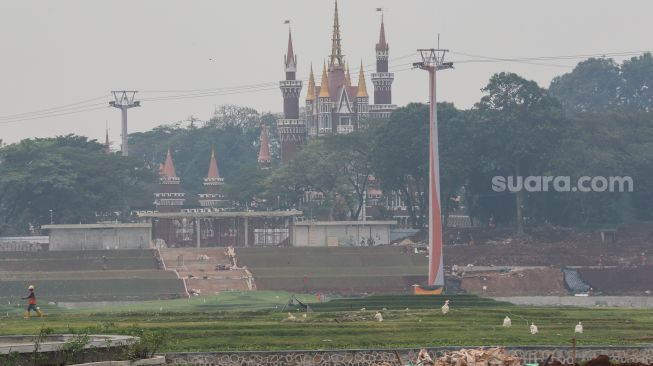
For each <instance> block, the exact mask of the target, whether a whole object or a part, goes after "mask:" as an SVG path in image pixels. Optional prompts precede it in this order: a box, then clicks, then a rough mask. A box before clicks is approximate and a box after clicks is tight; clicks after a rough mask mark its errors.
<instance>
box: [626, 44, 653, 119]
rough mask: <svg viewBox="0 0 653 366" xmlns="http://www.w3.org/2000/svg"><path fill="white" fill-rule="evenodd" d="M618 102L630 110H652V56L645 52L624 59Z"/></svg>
mask: <svg viewBox="0 0 653 366" xmlns="http://www.w3.org/2000/svg"><path fill="white" fill-rule="evenodd" d="M621 73H622V77H623V87H622V90H621V93H620V102H621V103H622V104H623V106H624V109H625V110H627V111H630V112H640V111H645V112H650V111H653V56H652V55H651V53H650V52H647V53H645V54H643V55H642V56H639V57H633V58H631V59H630V60H627V61H624V63H623V65H622V66H621Z"/></svg>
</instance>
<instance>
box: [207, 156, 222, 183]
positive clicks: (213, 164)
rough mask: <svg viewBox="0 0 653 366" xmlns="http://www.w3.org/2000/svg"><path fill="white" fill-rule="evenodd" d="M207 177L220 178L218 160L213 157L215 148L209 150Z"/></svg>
mask: <svg viewBox="0 0 653 366" xmlns="http://www.w3.org/2000/svg"><path fill="white" fill-rule="evenodd" d="M206 177H207V178H213V179H217V178H220V171H219V170H218V161H217V159H216V158H215V149H212V150H211V161H210V162H209V174H207V176H206Z"/></svg>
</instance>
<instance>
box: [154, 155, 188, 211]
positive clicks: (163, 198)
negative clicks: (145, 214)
mask: <svg viewBox="0 0 653 366" xmlns="http://www.w3.org/2000/svg"><path fill="white" fill-rule="evenodd" d="M179 183H180V180H179V178H178V177H177V173H176V172H175V164H174V163H173V161H172V152H171V151H170V148H168V153H167V155H166V160H165V162H164V163H163V166H162V167H161V168H160V177H159V187H158V189H157V192H156V193H154V205H155V206H156V209H157V210H158V211H159V212H179V211H181V206H183V205H184V201H185V196H186V194H185V193H183V192H182V191H181V187H180V185H179Z"/></svg>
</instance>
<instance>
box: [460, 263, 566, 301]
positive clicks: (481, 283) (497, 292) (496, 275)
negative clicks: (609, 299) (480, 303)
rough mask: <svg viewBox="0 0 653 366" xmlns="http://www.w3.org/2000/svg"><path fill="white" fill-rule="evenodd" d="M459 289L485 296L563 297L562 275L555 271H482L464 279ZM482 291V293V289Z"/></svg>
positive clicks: (533, 269)
mask: <svg viewBox="0 0 653 366" xmlns="http://www.w3.org/2000/svg"><path fill="white" fill-rule="evenodd" d="M461 287H462V288H463V289H464V290H465V291H466V292H467V293H471V294H477V295H485V296H547V295H551V296H564V295H567V294H568V292H567V290H566V289H565V286H564V281H563V275H562V271H560V270H559V269H556V268H532V269H515V270H511V271H509V272H499V271H491V272H490V271H482V272H468V273H465V274H464V275H463V278H462V280H461ZM484 287H485V289H484Z"/></svg>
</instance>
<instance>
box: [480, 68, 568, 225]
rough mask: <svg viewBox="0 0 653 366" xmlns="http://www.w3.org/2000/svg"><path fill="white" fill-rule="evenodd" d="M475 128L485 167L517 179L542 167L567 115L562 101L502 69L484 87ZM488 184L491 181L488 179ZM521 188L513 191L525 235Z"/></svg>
mask: <svg viewBox="0 0 653 366" xmlns="http://www.w3.org/2000/svg"><path fill="white" fill-rule="evenodd" d="M482 90H483V92H484V93H485V95H484V96H483V97H482V98H481V101H480V102H479V103H478V104H477V106H476V108H477V109H478V111H479V117H480V120H479V123H478V124H477V126H476V131H475V134H476V136H475V139H476V142H475V144H474V145H475V146H476V148H477V149H478V150H477V151H478V156H483V159H482V160H483V165H484V166H485V167H484V169H483V170H485V171H487V172H493V173H506V174H507V175H512V176H515V177H521V176H527V175H528V174H529V173H532V172H537V171H538V170H540V171H541V168H542V165H543V164H544V163H545V162H546V161H548V157H550V156H551V154H552V153H553V152H554V151H555V149H556V147H557V143H558V142H559V141H560V139H561V137H562V136H563V131H564V128H565V125H566V124H565V119H564V114H563V112H562V108H561V106H560V103H559V102H558V101H557V100H556V99H555V98H553V97H551V96H549V95H548V93H547V91H546V90H545V89H542V88H540V87H539V86H538V85H537V83H535V82H534V81H529V80H526V79H524V78H522V77H520V76H519V75H517V74H513V73H500V74H495V75H494V76H492V78H491V79H490V82H489V83H488V85H487V86H486V87H485V88H483V89H482ZM486 182H487V183H486V184H487V185H489V182H490V179H488V180H487V181H486ZM524 205H525V192H524V190H523V189H522V190H519V191H518V192H517V193H516V194H515V219H516V225H517V232H518V233H519V234H523V232H524V229H523V217H524V213H523V209H524Z"/></svg>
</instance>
